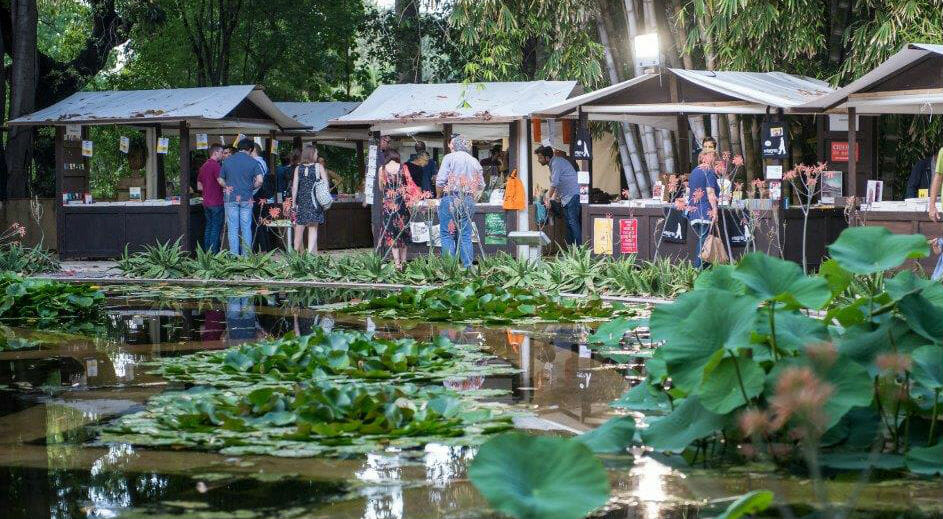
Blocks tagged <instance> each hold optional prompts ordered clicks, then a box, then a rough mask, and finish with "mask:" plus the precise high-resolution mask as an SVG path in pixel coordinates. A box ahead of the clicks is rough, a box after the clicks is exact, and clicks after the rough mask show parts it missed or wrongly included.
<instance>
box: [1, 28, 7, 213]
mask: <svg viewBox="0 0 943 519" xmlns="http://www.w3.org/2000/svg"><path fill="white" fill-rule="evenodd" d="M0 16H2V13H0ZM3 27H4V24H2V23H0V58H4V59H5V58H6V54H7V48H6V43H5V40H6V36H7V35H5V34H3ZM6 121H7V68H6V67H5V66H0V122H3V123H6ZM4 147H5V146H4V142H3V139H0V202H2V201H4V200H6V199H7V155H6V150H5V149H4Z"/></svg>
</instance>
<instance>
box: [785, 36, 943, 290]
mask: <svg viewBox="0 0 943 519" xmlns="http://www.w3.org/2000/svg"><path fill="white" fill-rule="evenodd" d="M799 109H801V110H816V111H827V112H828V113H829V114H830V115H829V117H828V120H829V122H830V123H831V122H832V121H835V120H836V119H837V117H838V116H839V114H847V115H845V116H844V121H843V124H842V125H841V127H839V128H838V129H837V131H836V132H835V133H836V134H837V135H838V136H840V138H841V139H842V140H843V142H846V143H847V147H846V148H845V149H846V150H847V152H846V156H845V158H846V159H848V162H847V169H848V170H849V171H851V173H850V174H849V179H850V180H851V181H852V182H853V183H852V185H851V188H850V191H849V192H851V193H854V194H856V195H857V197H858V200H859V202H860V210H859V211H858V212H857V213H856V214H857V218H856V220H857V222H856V223H857V224H859V225H880V226H883V227H887V228H888V229H889V230H891V231H893V232H895V233H901V234H923V235H925V236H927V238H928V239H929V238H931V237H939V236H940V235H943V226H941V225H940V224H939V223H936V222H932V221H931V220H930V218H929V216H928V215H927V209H928V202H929V199H928V197H927V196H926V194H925V193H919V192H918V196H916V197H912V198H905V196H903V195H901V194H899V193H893V191H892V189H890V187H891V186H889V185H885V184H884V182H883V181H884V179H885V178H890V177H889V176H886V175H884V174H883V173H884V172H882V171H881V170H880V166H879V165H878V163H877V161H873V160H872V159H871V158H870V157H871V156H872V155H873V150H869V149H868V148H867V145H866V141H863V140H862V138H861V133H862V126H863V124H862V122H861V121H865V120H867V119H868V118H869V116H873V117H870V118H871V119H876V118H877V116H880V115H884V114H910V115H915V116H926V117H933V116H934V115H936V114H941V113H943V45H933V44H926V43H910V44H907V45H905V46H904V47H903V48H902V49H901V50H900V51H899V52H897V53H896V54H894V55H893V56H891V57H890V58H888V59H887V60H886V61H885V62H883V63H882V64H880V65H878V66H877V67H876V68H875V69H874V70H872V71H870V72H868V73H867V74H865V75H863V76H862V77H861V78H859V79H857V80H855V81H853V82H851V83H850V84H848V85H847V86H845V87H843V88H840V89H838V90H836V91H835V92H833V93H831V94H829V95H827V96H823V97H821V98H819V99H817V100H815V101H813V102H810V103H807V104H805V105H803V106H801V107H799ZM864 131H865V132H867V131H869V130H868V128H867V126H865V128H864ZM826 142H827V141H826ZM820 145H821V146H825V142H823V143H820ZM940 147H943V142H938V143H936V146H935V148H934V149H932V150H927V151H928V154H929V153H930V152H932V153H933V154H935V152H936V151H937V150H939V149H940ZM859 148H862V150H861V151H860V152H859V151H858V150H859ZM859 157H860V160H858V158H859ZM869 161H871V162H869ZM862 170H863V171H862ZM879 182H880V184H879ZM888 184H889V183H888ZM889 198H893V200H888V199H889ZM937 203H938V204H939V202H937ZM940 207H941V208H943V206H940ZM935 262H936V258H933V257H929V258H924V259H923V260H921V261H920V264H921V265H922V266H923V267H924V268H925V269H927V270H928V271H932V270H933V265H934V263H935Z"/></svg>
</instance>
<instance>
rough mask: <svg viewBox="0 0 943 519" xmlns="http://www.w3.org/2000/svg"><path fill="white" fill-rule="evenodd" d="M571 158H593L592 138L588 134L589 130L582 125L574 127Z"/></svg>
mask: <svg viewBox="0 0 943 519" xmlns="http://www.w3.org/2000/svg"><path fill="white" fill-rule="evenodd" d="M573 158H574V159H576V160H591V159H592V158H593V137H592V135H590V134H589V128H587V127H585V126H583V125H579V126H577V127H576V142H575V143H573Z"/></svg>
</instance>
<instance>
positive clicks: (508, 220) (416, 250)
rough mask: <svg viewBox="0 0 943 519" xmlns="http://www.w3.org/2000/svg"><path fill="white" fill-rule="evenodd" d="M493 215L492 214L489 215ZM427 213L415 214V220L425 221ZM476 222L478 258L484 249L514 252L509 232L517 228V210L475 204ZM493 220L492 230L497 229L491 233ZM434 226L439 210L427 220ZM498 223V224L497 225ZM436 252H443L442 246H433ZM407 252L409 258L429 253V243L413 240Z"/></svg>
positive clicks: (475, 244)
mask: <svg viewBox="0 0 943 519" xmlns="http://www.w3.org/2000/svg"><path fill="white" fill-rule="evenodd" d="M489 215H491V216H489ZM425 218H426V215H425V214H419V215H416V216H414V220H413V221H425ZM472 220H474V222H475V227H477V228H478V233H479V235H480V239H481V243H480V244H479V243H472V245H473V246H474V248H475V257H476V258H478V257H480V256H481V252H482V250H484V253H485V254H486V255H488V254H494V253H496V252H498V251H503V252H507V253H508V254H511V255H513V254H514V246H513V245H512V243H511V240H509V239H508V237H507V233H508V232H510V231H513V230H516V229H517V212H516V211H505V210H504V207H503V206H501V205H491V204H477V205H476V206H475V216H474V217H473V218H472ZM489 221H490V222H491V224H492V225H491V230H492V231H495V232H492V233H490V234H489V231H488V229H489V227H488V225H487V223H488V222H489ZM499 222H500V223H503V234H500V233H499V231H501V230H502V229H500V228H499V227H500V223H499ZM427 223H429V224H431V225H433V226H436V227H438V225H439V217H438V210H435V211H433V213H432V221H431V222H427ZM496 224H497V226H496ZM433 249H434V250H433V253H434V254H441V253H442V248H441V247H438V246H436V247H433ZM406 254H407V257H409V258H415V257H417V256H422V255H424V254H429V245H428V244H427V243H425V242H424V243H413V242H412V241H410V242H409V244H408V245H407V246H406Z"/></svg>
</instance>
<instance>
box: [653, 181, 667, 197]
mask: <svg viewBox="0 0 943 519" xmlns="http://www.w3.org/2000/svg"><path fill="white" fill-rule="evenodd" d="M664 198H665V185H664V184H663V183H662V182H661V181H658V182H655V185H653V186H652V199H653V200H663V199H664Z"/></svg>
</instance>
